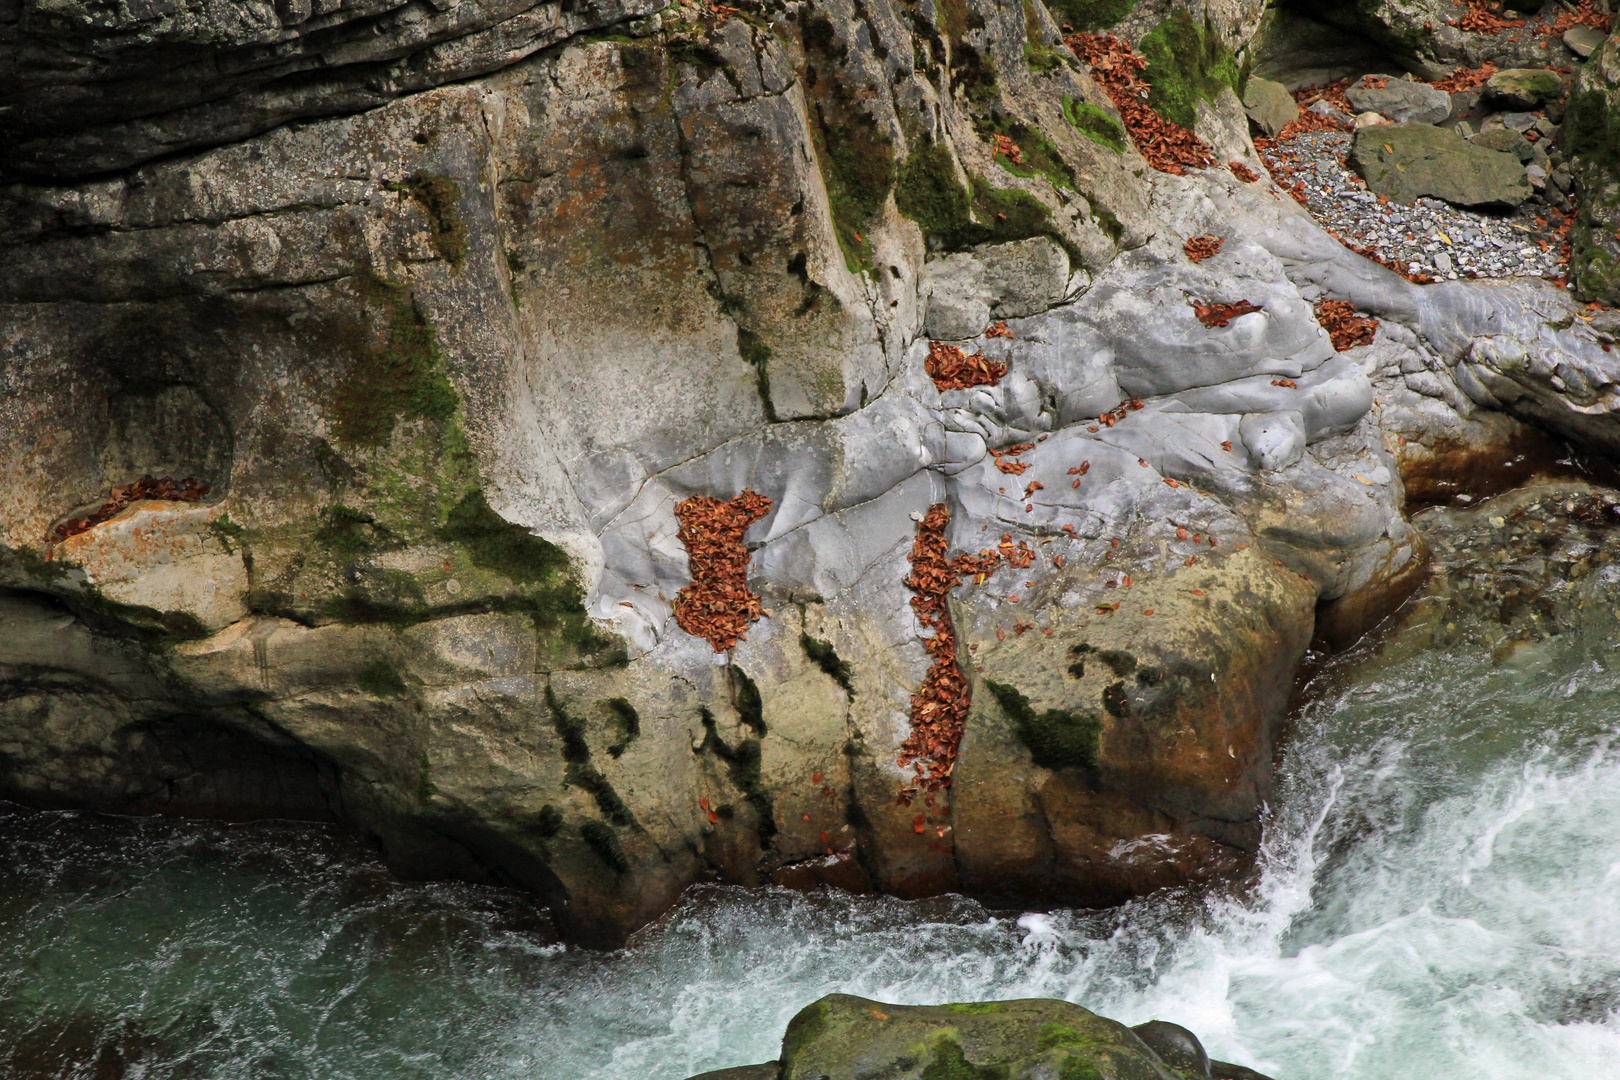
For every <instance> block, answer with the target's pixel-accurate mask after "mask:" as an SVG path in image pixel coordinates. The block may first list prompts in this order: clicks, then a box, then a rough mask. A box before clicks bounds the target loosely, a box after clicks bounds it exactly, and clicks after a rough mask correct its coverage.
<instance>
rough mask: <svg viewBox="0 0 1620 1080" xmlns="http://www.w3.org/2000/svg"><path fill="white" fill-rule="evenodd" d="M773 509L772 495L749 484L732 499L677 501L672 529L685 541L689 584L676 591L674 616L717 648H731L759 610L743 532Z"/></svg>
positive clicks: (684, 628)
mask: <svg viewBox="0 0 1620 1080" xmlns="http://www.w3.org/2000/svg"><path fill="white" fill-rule="evenodd" d="M770 511H771V500H770V499H768V498H766V497H765V496H764V495H761V494H759V493H758V492H756V491H754V490H753V489H752V488H744V489H743V492H742V494H740V495H738V496H737V497H736V498H735V499H731V500H729V501H728V500H723V499H714V498H710V497H709V496H707V495H694V496H692V497H691V498H689V499H686V500H685V501H683V502H681V503H679V504H677V505H676V507H675V518H676V520H678V521H679V522H680V523H681V526H680V530H679V532H678V533H677V534H676V535H677V536H679V537H680V541H681V543H682V544H684V545H685V546H686V558H687V561H688V563H689V564H690V565H691V574H692V584H690V585H688V586H686V587H685V588H683V589H681V591H680V592H679V593H677V594H676V596H675V621H676V623H677V624H679V626H680V628H681V629H682V630H685V631H686V632H687V633H688V634H691V635H692V636H693V637H700V638H704V639H706V640H707V641H708V642H709V644H710V645H712V646H714V651H715V652H729V651H730V650H731V649H733V648H734V647H736V644H737V642H739V641H742V640H743V639H744V637H745V636H746V631H747V630H748V624H749V623H752V622H754V621H755V620H756V619H758V618H759V616H760V600H759V597H758V596H757V595H756V594H754V593H753V592H752V591H751V590H750V589H749V588H748V559H749V553H748V549H747V548H746V547H745V546H743V540H742V538H743V534H744V533H746V532H747V531H748V527H749V526H750V525H752V524H753V523H754V522H756V521H758V520H759V519H760V518H762V517H764V516H765V515H766V514H768V513H770Z"/></svg>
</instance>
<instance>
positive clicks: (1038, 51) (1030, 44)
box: [1024, 0, 1063, 73]
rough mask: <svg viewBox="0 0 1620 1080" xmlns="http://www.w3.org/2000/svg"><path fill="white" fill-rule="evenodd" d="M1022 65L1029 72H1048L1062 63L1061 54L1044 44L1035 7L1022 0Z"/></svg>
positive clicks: (1044, 36)
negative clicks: (1024, 64) (1025, 65)
mask: <svg viewBox="0 0 1620 1080" xmlns="http://www.w3.org/2000/svg"><path fill="white" fill-rule="evenodd" d="M1024 63H1026V64H1028V65H1029V69H1030V70H1031V71H1039V72H1042V73H1044V72H1048V71H1051V70H1052V69H1053V68H1056V67H1058V66H1059V65H1061V64H1062V63H1063V54H1062V53H1060V52H1058V51H1057V50H1056V49H1054V48H1052V46H1050V45H1048V44H1047V43H1046V35H1045V32H1044V31H1043V29H1042V27H1041V17H1040V16H1039V15H1038V14H1036V12H1035V5H1034V4H1033V3H1031V2H1030V0H1024Z"/></svg>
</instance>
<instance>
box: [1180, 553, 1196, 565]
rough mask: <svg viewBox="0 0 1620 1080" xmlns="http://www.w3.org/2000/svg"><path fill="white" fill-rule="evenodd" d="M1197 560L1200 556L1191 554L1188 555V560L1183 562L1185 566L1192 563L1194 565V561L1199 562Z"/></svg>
mask: <svg viewBox="0 0 1620 1080" xmlns="http://www.w3.org/2000/svg"><path fill="white" fill-rule="evenodd" d="M1197 561H1198V556H1196V555H1189V556H1187V561H1186V562H1185V563H1183V564H1182V565H1184V566H1191V565H1192V564H1193V563H1195V562H1197Z"/></svg>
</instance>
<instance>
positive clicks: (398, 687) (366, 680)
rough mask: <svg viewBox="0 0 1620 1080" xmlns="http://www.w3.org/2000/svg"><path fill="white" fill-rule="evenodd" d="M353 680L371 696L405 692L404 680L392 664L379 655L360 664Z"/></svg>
mask: <svg viewBox="0 0 1620 1080" xmlns="http://www.w3.org/2000/svg"><path fill="white" fill-rule="evenodd" d="M354 682H355V685H356V686H358V687H360V689H361V691H362V692H364V693H367V694H370V695H371V696H372V697H377V698H386V697H403V696H404V694H405V680H404V679H402V678H400V677H399V672H397V671H395V670H394V665H392V664H390V663H389V662H388V661H387V660H384V659H383V658H382V657H380V656H379V657H378V658H377V659H375V660H370V661H367V662H366V663H365V664H364V665H362V666H361V668H360V670H359V671H357V672H356V673H355V676H354Z"/></svg>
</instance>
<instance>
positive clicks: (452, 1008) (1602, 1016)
mask: <svg viewBox="0 0 1620 1080" xmlns="http://www.w3.org/2000/svg"><path fill="white" fill-rule="evenodd" d="M1612 650H1613V642H1612V641H1610V640H1590V639H1588V640H1584V641H1582V640H1576V639H1574V638H1573V637H1570V636H1569V635H1566V637H1565V638H1564V639H1555V640H1554V642H1553V644H1552V645H1551V646H1550V647H1548V648H1545V649H1542V650H1539V651H1538V652H1536V653H1535V654H1533V655H1534V657H1535V658H1536V662H1537V663H1539V665H1540V666H1539V667H1536V668H1532V669H1530V670H1524V669H1522V668H1520V669H1514V670H1506V669H1496V668H1493V667H1492V666H1491V664H1490V661H1489V658H1488V657H1481V656H1475V655H1472V654H1470V653H1469V652H1468V651H1467V650H1466V649H1463V648H1461V647H1459V649H1458V650H1456V651H1452V652H1446V651H1436V652H1427V653H1423V654H1420V655H1418V656H1416V657H1413V658H1410V659H1406V660H1401V661H1390V662H1387V663H1372V664H1369V665H1366V666H1364V667H1363V668H1362V669H1360V670H1361V673H1360V674H1359V675H1358V676H1356V677H1355V678H1353V679H1351V680H1349V681H1348V682H1345V681H1344V680H1342V679H1341V680H1340V682H1341V683H1342V686H1340V687H1339V688H1337V689H1324V690H1323V691H1322V693H1321V695H1320V697H1319V700H1318V702H1317V704H1315V705H1314V706H1312V707H1311V708H1309V709H1308V710H1307V711H1306V712H1305V714H1304V715H1303V716H1302V717H1301V718H1300V719H1299V721H1298V724H1297V727H1296V731H1295V734H1294V737H1293V738H1292V740H1291V742H1290V744H1289V746H1288V747H1287V749H1286V750H1285V752H1284V756H1283V760H1282V764H1281V773H1280V781H1281V782H1280V785H1279V793H1278V800H1277V802H1278V805H1279V806H1280V807H1282V808H1283V809H1281V810H1280V811H1278V812H1277V813H1275V814H1274V816H1273V818H1272V819H1271V820H1270V822H1269V823H1268V828H1267V833H1266V842H1265V851H1264V856H1263V859H1262V873H1261V875H1260V878H1259V880H1258V883H1257V884H1256V885H1255V886H1254V887H1253V888H1252V889H1251V890H1250V891H1249V892H1247V893H1244V894H1227V895H1220V896H1214V897H1210V896H1202V897H1200V896H1195V895H1167V896H1156V897H1152V898H1149V899H1147V900H1143V901H1138V902H1136V903H1133V904H1131V905H1128V906H1126V907H1124V908H1120V909H1117V910H1112V911H1106V912H1055V913H1048V914H1024V915H1020V914H1018V913H990V912H987V911H985V910H984V909H982V908H980V907H979V906H977V905H976V904H973V903H971V902H968V901H964V900H961V899H956V898H945V899H937V900H932V901H925V902H920V903H903V902H899V901H894V900H888V899H882V898H870V897H851V896H845V895H841V894H816V895H801V894H793V893H786V892H778V891H766V892H752V893H750V892H746V891H743V890H738V889H724V888H716V889H703V890H698V891H695V892H694V893H692V894H691V895H690V896H689V897H688V899H687V900H686V902H685V903H684V904H683V905H682V906H681V907H680V908H679V909H678V910H677V911H676V912H674V913H673V914H672V915H671V916H670V917H669V918H668V919H666V920H665V921H663V922H662V923H661V924H659V925H657V926H655V927H653V928H651V929H649V930H648V931H646V932H644V933H643V934H642V935H641V936H640V937H639V938H638V940H637V941H636V942H635V943H634V944H633V945H632V947H631V948H629V949H627V950H624V951H622V952H619V953H614V954H598V953H590V952H586V951H582V950H578V949H570V948H564V947H562V946H558V945H555V944H551V943H548V941H549V939H548V938H547V937H546V935H545V933H544V932H543V929H537V928H536V926H535V924H534V923H533V922H531V921H530V920H529V917H530V916H531V915H532V914H533V913H532V912H531V911H529V910H527V908H526V904H525V903H523V902H516V901H514V900H513V899H512V898H511V897H510V896H507V895H503V894H498V893H495V892H492V891H484V890H478V889H472V888H467V887H462V886H448V885H432V886H424V885H410V884H402V883H398V882H392V881H389V880H388V879H387V878H386V876H385V875H382V874H381V873H380V871H379V870H378V869H377V868H376V866H375V865H373V864H371V863H370V862H369V861H368V860H366V859H365V858H363V857H361V856H359V855H358V854H356V853H355V852H354V851H353V850H352V849H351V848H349V847H348V846H346V845H345V844H343V843H341V842H338V841H336V840H333V839H331V838H327V837H323V836H322V835H320V834H318V833H316V834H312V833H309V832H305V831H300V830H268V831H265V830H228V829H222V828H220V827H217V826H197V825H184V824H176V823H165V822H152V821H143V822H129V821H112V820H108V819H98V818H93V817H89V816H74V815H39V814H31V813H26V812H22V811H12V812H8V813H5V814H3V815H0V866H3V867H6V868H7V869H9V870H10V871H11V872H12V876H11V878H10V882H9V883H8V884H5V885H3V886H0V1047H5V1046H7V1045H17V1044H22V1045H24V1046H26V1047H28V1048H30V1049H31V1052H34V1053H35V1055H36V1057H35V1060H37V1061H55V1062H58V1063H59V1062H60V1061H63V1060H66V1059H67V1058H68V1057H71V1053H70V1052H69V1051H63V1054H62V1055H59V1056H58V1057H55V1058H53V1057H52V1056H51V1054H52V1053H53V1052H54V1051H53V1050H52V1049H51V1048H52V1047H71V1046H96V1045H102V1046H119V1047H122V1048H123V1049H122V1050H121V1051H120V1052H121V1053H123V1055H124V1060H125V1061H127V1062H131V1063H133V1066H132V1071H129V1072H128V1075H130V1076H139V1077H143V1078H158V1077H164V1078H168V1077H208V1078H215V1077H219V1078H225V1077H241V1078H249V1077H251V1078H255V1080H258V1078H264V1077H296V1078H305V1077H307V1078H323V1080H324V1078H350V1077H353V1078H357V1080H358V1078H367V1080H372V1078H377V1080H381V1078H394V1077H423V1078H426V1077H433V1078H435V1080H447V1078H475V1077H477V1078H485V1077H492V1078H503V1080H504V1078H518V1077H522V1078H546V1080H575V1078H587V1077H588V1078H603V1080H605V1078H622V1080H655V1078H679V1077H685V1076H687V1075H688V1074H690V1073H695V1072H699V1071H702V1070H704V1069H711V1068H718V1067H722V1066H727V1065H736V1064H743V1063H747V1062H753V1061H761V1060H766V1059H769V1058H772V1057H774V1056H775V1055H776V1051H777V1046H778V1041H779V1039H780V1037H781V1032H782V1029H783V1027H784V1026H785V1025H786V1023H787V1021H788V1019H789V1017H791V1016H792V1015H793V1013H794V1012H796V1011H797V1010H798V1009H799V1008H801V1007H802V1006H803V1005H805V1004H806V1003H808V1002H809V1001H812V1000H814V999H815V998H816V997H818V996H820V995H821V994H824V993H828V992H832V991H844V992H849V993H856V994H862V995H866V996H869V997H874V998H880V999H884V1000H888V1001H893V1002H935V1001H942V1000H953V1001H962V1000H976V999H990V998H998V997H1021V996H1055V997H1064V998H1068V999H1069V1000H1071V1001H1077V1002H1080V1003H1081V1004H1084V1005H1086V1006H1087V1007H1089V1008H1092V1009H1094V1010H1096V1011H1098V1012H1101V1013H1103V1014H1105V1015H1109V1016H1112V1017H1115V1018H1116V1019H1119V1020H1122V1021H1125V1022H1126V1023H1137V1022H1140V1021H1143V1020H1147V1019H1150V1018H1154V1017H1158V1018H1161V1019H1167V1020H1173V1021H1175V1022H1177V1023H1181V1024H1184V1025H1186V1026H1188V1027H1190V1028H1192V1029H1193V1030H1195V1031H1197V1032H1199V1033H1200V1035H1201V1036H1202V1037H1203V1039H1204V1041H1205V1044H1206V1045H1207V1046H1208V1047H1209V1049H1210V1051H1211V1053H1212V1054H1213V1055H1214V1056H1216V1057H1221V1058H1225V1059H1227V1060H1234V1061H1240V1062H1244V1063H1247V1064H1250V1065H1252V1066H1254V1067H1256V1068H1259V1069H1261V1070H1262V1071H1265V1072H1268V1073H1270V1074H1271V1075H1273V1076H1275V1077H1276V1078H1277V1080H1326V1078H1329V1077H1344V1078H1364V1080H1400V1078H1406V1077H1410V1078H1420V1080H1439V1078H1444V1080H1472V1078H1481V1080H1484V1078H1492V1080H1494V1078H1502V1080H1508V1078H1512V1080H1527V1078H1532V1077H1533V1078H1537V1080H1541V1078H1545V1080H1556V1078H1566V1077H1567V1078H1570V1080H1576V1078H1579V1080H1593V1078H1603V1077H1620V1018H1617V1015H1616V1012H1617V1009H1620V744H1617V742H1616V732H1617V731H1620V679H1617V676H1616V673H1615V672H1614V671H1612V670H1611V666H1612V665H1613V663H1614V654H1613V651H1612ZM110 1052H111V1051H104V1053H110ZM79 1053H80V1057H81V1058H82V1057H83V1051H79ZM0 1060H3V1059H0ZM52 1067H58V1066H52ZM44 1075H61V1076H70V1075H91V1073H89V1072H82V1073H74V1072H72V1071H70V1070H68V1069H66V1067H65V1066H60V1067H59V1071H58V1072H56V1073H50V1072H47V1073H45V1074H44Z"/></svg>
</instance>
